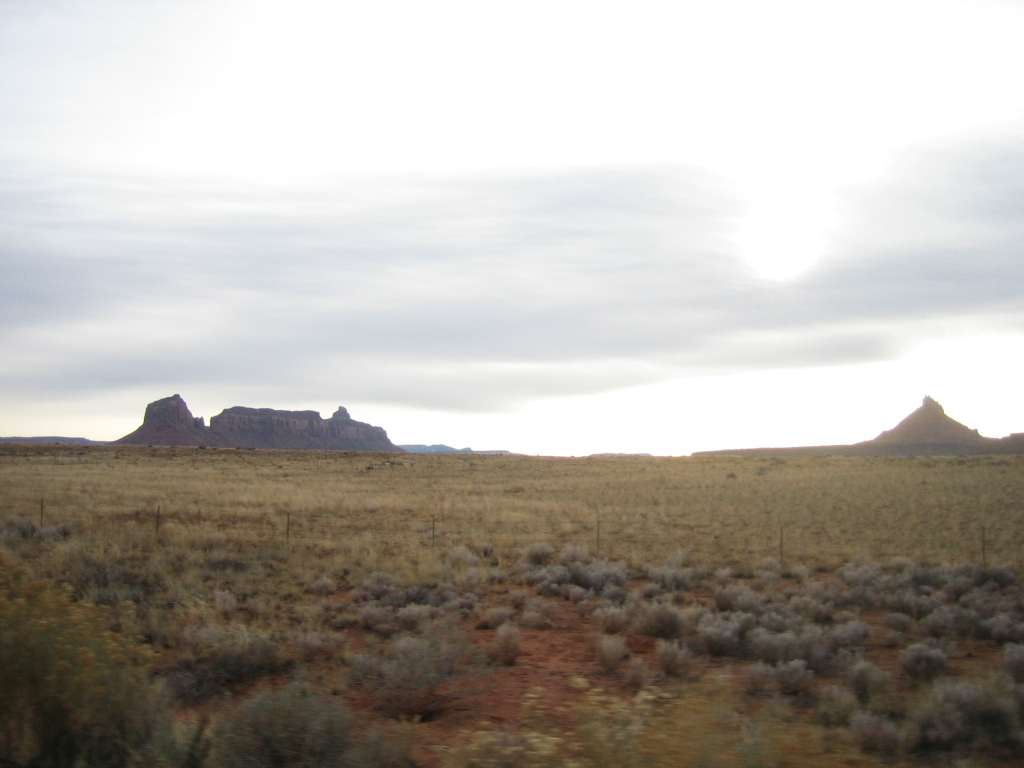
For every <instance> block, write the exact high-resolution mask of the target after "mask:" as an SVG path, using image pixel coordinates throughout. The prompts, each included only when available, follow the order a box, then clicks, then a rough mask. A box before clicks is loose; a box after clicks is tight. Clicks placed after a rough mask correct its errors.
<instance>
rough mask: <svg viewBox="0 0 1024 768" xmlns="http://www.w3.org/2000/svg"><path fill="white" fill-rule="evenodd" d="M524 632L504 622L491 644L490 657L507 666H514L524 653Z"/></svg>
mask: <svg viewBox="0 0 1024 768" xmlns="http://www.w3.org/2000/svg"><path fill="white" fill-rule="evenodd" d="M522 645H523V633H522V632H520V631H519V630H518V629H516V628H515V627H514V626H512V625H511V624H502V625H501V626H500V627H498V631H497V632H496V633H495V636H494V642H493V643H492V644H491V649H490V654H489V655H490V657H491V658H492V659H493V660H494V661H496V662H498V663H499V664H504V665H505V666H509V667H510V666H512V665H513V664H515V663H516V659H518V658H519V654H520V653H522Z"/></svg>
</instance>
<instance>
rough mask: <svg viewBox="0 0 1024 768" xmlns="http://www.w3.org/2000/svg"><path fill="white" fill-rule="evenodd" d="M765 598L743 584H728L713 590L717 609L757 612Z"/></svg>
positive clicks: (762, 605)
mask: <svg viewBox="0 0 1024 768" xmlns="http://www.w3.org/2000/svg"><path fill="white" fill-rule="evenodd" d="M764 603H765V599H764V597H763V596H761V595H759V594H758V593H757V592H755V591H754V590H752V589H751V588H750V587H748V586H746V585H745V584H730V585H729V586H727V587H720V588H719V589H716V590H715V604H716V605H717V606H718V610H719V611H723V612H725V611H738V612H743V613H759V612H760V611H761V610H762V608H763V607H764Z"/></svg>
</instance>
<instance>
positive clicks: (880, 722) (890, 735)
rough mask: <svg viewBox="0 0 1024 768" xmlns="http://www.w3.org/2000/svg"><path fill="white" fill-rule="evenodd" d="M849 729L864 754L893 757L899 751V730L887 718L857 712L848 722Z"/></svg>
mask: <svg viewBox="0 0 1024 768" xmlns="http://www.w3.org/2000/svg"><path fill="white" fill-rule="evenodd" d="M850 728H851V729H852V730H853V733H854V736H856V737H857V741H858V742H859V743H860V748H861V749H862V750H864V751H865V752H875V753H877V754H880V755H895V754H896V753H897V752H899V749H900V729H899V728H898V727H897V726H896V723H894V722H892V721H891V720H889V719H888V718H885V717H881V716H879V715H873V714H871V713H870V712H858V713H857V714H856V715H854V716H853V717H852V718H851V720H850Z"/></svg>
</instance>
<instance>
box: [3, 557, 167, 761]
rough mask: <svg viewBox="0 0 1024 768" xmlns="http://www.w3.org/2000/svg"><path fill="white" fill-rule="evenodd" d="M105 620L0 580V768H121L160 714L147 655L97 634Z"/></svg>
mask: <svg viewBox="0 0 1024 768" xmlns="http://www.w3.org/2000/svg"><path fill="white" fill-rule="evenodd" d="M107 623H108V619H107V615H106V611H105V610H103V609H100V608H96V607H94V606H90V605H84V604H81V603H74V602H72V601H71V599H70V596H69V594H68V593H66V592H63V591H57V590H54V589H51V588H49V587H48V586H47V585H46V584H43V583H34V584H26V583H22V582H21V581H20V579H19V578H17V577H16V576H15V575H12V574H10V573H0V691H2V693H0V763H5V764H6V762H7V761H10V762H11V763H12V764H15V765H32V766H47V767H48V768H71V766H73V765H102V766H111V767H112V768H117V767H118V766H125V765H127V764H128V763H129V762H130V761H131V760H132V758H133V754H139V753H142V752H144V751H146V750H147V749H148V746H149V745H150V744H151V743H152V741H153V739H154V738H155V736H156V735H157V733H158V731H159V730H160V721H161V719H162V712H160V708H159V705H158V703H157V700H156V699H155V698H154V696H153V693H152V691H151V689H150V688H149V687H148V685H147V683H146V666H147V663H148V660H149V658H148V655H147V654H146V652H145V650H144V649H142V648H141V647H140V646H138V645H137V644H135V643H133V642H132V641H130V640H129V639H128V638H126V637H123V636H120V635H117V634H114V633H112V632H110V631H108V630H107Z"/></svg>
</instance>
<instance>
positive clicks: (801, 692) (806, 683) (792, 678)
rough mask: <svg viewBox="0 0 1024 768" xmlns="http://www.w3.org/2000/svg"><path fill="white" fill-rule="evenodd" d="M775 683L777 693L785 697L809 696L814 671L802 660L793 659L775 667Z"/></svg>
mask: <svg viewBox="0 0 1024 768" xmlns="http://www.w3.org/2000/svg"><path fill="white" fill-rule="evenodd" d="M775 682H776V685H778V687H779V693H783V694H785V695H787V696H809V695H810V694H811V691H812V686H813V685H814V671H813V670H811V669H808V668H807V662H806V661H804V660H803V659H795V660H793V661H789V662H786V663H785V664H779V665H778V666H777V667H775Z"/></svg>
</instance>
